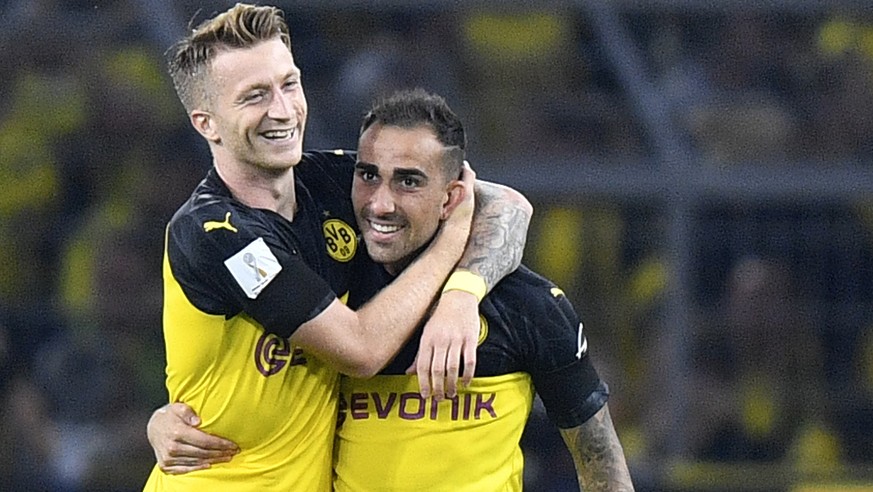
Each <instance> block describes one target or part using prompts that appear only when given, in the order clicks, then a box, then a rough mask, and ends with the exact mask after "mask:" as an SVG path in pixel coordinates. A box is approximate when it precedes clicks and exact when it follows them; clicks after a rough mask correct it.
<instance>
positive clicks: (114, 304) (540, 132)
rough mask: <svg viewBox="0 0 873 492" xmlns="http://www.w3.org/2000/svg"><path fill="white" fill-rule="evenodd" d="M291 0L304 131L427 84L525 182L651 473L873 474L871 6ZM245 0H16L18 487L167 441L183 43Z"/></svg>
mask: <svg viewBox="0 0 873 492" xmlns="http://www.w3.org/2000/svg"><path fill="white" fill-rule="evenodd" d="M273 3H274V4H275V5H278V6H280V7H282V8H283V9H284V10H285V12H286V14H287V17H288V20H289V24H290V25H291V27H292V30H293V33H292V42H293V44H294V48H295V57H296V59H297V63H298V65H299V66H300V67H301V68H302V70H303V74H304V87H305V89H306V92H307V96H308V100H309V104H310V116H309V123H308V127H307V135H306V138H307V147H308V148H334V147H342V148H354V146H355V143H356V134H357V125H358V122H359V119H360V117H361V115H362V114H363V112H364V110H365V109H366V108H367V106H368V105H369V103H370V102H371V100H372V98H374V97H375V96H378V95H380V94H383V93H385V92H386V91H390V90H392V89H395V88H402V87H410V86H422V87H425V88H426V89H428V90H431V91H434V92H437V93H440V94H442V95H444V96H445V97H446V98H447V99H448V101H449V102H450V104H451V105H452V106H453V107H454V108H455V109H456V110H457V111H458V113H459V114H460V115H461V116H462V117H463V118H464V120H465V121H466V122H467V124H468V133H469V135H470V139H471V142H470V148H471V150H470V160H471V162H472V163H473V165H474V167H476V168H477V169H478V170H479V172H480V176H482V177H484V178H486V179H490V180H494V181H498V182H507V183H508V184H511V185H513V186H514V187H516V188H517V189H519V190H520V191H522V192H525V193H526V194H527V196H528V197H529V198H530V200H531V201H532V202H533V203H534V205H535V207H536V215H535V217H534V223H533V225H532V230H531V233H530V236H529V242H528V247H527V251H526V256H525V260H526V263H528V264H529V265H531V266H532V267H534V268H535V269H537V270H539V271H541V272H543V273H545V274H546V275H548V276H549V277H551V278H552V279H553V280H555V281H556V282H557V283H558V284H559V285H561V286H562V288H563V289H564V290H565V291H566V292H567V293H568V295H570V297H571V298H572V299H573V301H574V303H575V304H576V306H577V308H578V309H579V311H580V313H581V314H582V317H583V319H584V321H585V326H586V330H587V331H586V332H587V334H588V337H589V340H590V341H591V346H592V351H593V354H594V356H595V358H596V361H597V362H596V363H597V365H598V367H599V368H600V370H601V373H603V375H604V377H605V378H606V380H607V381H608V382H609V383H610V387H611V389H612V393H613V397H612V399H611V401H610V407H611V410H612V413H613V418H614V420H615V422H616V428H617V430H618V433H619V436H620V438H621V439H622V441H623V443H624V445H625V450H626V452H627V455H628V460H629V464H630V466H631V472H632V474H633V475H634V479H635V482H636V484H637V487H638V490H653V491H654V490H733V491H736V490H798V491H799V490H813V489H815V487H819V490H827V485H824V484H827V483H847V482H848V483H854V484H859V483H860V484H865V483H866V484H870V485H871V486H873V309H871V308H873V236H871V232H873V201H871V195H870V194H869V192H873V181H871V179H870V176H871V175H870V171H869V167H870V163H871V162H873V138H871V137H873V6H871V7H868V6H866V3H865V2H848V1H847V2H840V1H835V2H830V3H832V4H833V5H831V6H830V7H828V8H825V7H822V6H821V2H805V1H801V0H798V1H793V2H792V1H788V0H785V1H775V2H766V3H767V7H760V6H757V7H754V8H753V7H750V5H751V4H755V5H757V3H755V2H741V1H732V2H724V6H722V7H712V6H711V5H710V4H711V3H712V2H695V1H675V2H671V1H663V0H662V1H657V2H631V1H625V2H621V1H619V2H595V1H592V2H583V1H569V0H568V1H549V2H542V5H539V2H522V1H508V2H496V1H493V2H489V1H477V2H453V1H447V0H446V1H439V0H431V1H421V2H412V1H410V2H408V5H404V4H403V2H389V1H378V0H374V1H371V2H366V1H351V0H349V1H338V2H318V1H315V0H312V1H297V2H286V1H276V2H273ZM207 4H208V5H207ZM230 4H231V3H230V2H218V1H216V2H195V1H192V0H176V1H173V2H161V1H157V0H139V1H134V0H117V1H112V0H90V1H85V0H66V1H61V0H26V1H25V0H18V1H16V0H6V1H0V25H2V29H0V71H2V73H0V94H2V98H0V178H2V183H3V184H2V189H3V192H2V193H0V257H2V259H3V261H2V262H0V476H2V477H4V478H3V485H2V486H0V488H2V489H3V490H10V491H16V490H50V491H69V492H78V491H86V490H87V491H135V490H139V489H140V488H141V486H142V484H143V482H144V480H145V478H146V476H147V474H148V470H149V469H150V468H151V466H152V464H153V462H154V458H153V456H152V454H151V451H150V449H149V447H148V443H147V442H146V439H145V424H146V422H147V419H148V416H149V414H150V413H151V411H152V410H153V409H154V408H156V407H158V406H160V405H162V404H163V403H165V399H166V393H165V390H164V388H163V362H164V361H163V354H162V350H163V349H162V341H161V331H160V322H161V320H160V302H161V284H160V274H161V253H162V240H163V226H164V223H165V221H166V220H167V219H168V218H169V217H170V215H171V214H172V212H173V211H174V210H175V208H176V207H177V206H178V205H179V204H180V203H181V202H182V201H184V199H185V198H186V197H187V195H188V193H189V192H190V191H191V189H192V188H193V187H194V185H195V184H196V183H197V182H198V181H199V179H200V178H201V176H202V174H203V173H204V171H205V170H206V169H207V168H208V166H209V155H208V150H207V148H206V145H205V144H204V143H203V142H201V141H200V139H199V137H198V136H197V135H196V134H195V133H194V131H193V130H192V129H190V127H189V125H188V122H187V119H186V117H185V115H184V111H183V109H182V107H181V105H180V104H179V103H178V101H177V100H176V97H175V94H174V92H173V89H172V87H171V85H170V83H169V80H168V77H167V76H166V71H165V67H164V61H163V56H162V55H163V52H164V50H165V49H166V48H167V47H168V46H169V44H170V43H171V42H172V41H173V40H174V38H175V37H176V36H177V35H178V34H179V33H181V32H182V30H183V29H185V28H186V25H187V24H188V23H189V21H190V20H191V19H194V20H195V21H198V20H200V19H203V18H205V17H207V16H209V15H211V14H212V13H213V12H214V11H219V10H223V9H224V8H226V7H228V6H229V5H230ZM198 10H199V13H198ZM665 149H666V150H665ZM701 170H704V171H706V172H708V173H710V174H700V173H701V172H703V171H701ZM647 173H648V174H647ZM659 174H663V175H665V176H667V177H668V178H667V179H666V180H665V181H659V182H657V183H647V182H645V179H640V178H639V177H640V176H643V178H645V177H646V176H657V175H659ZM774 175H775V176H776V179H773V178H772V176H774ZM688 176H691V177H693V176H711V177H716V178H718V180H717V181H715V182H713V183H708V182H700V181H701V180H698V181H694V179H689V178H688ZM725 176H727V178H725ZM731 176H741V177H743V179H745V180H746V181H744V182H748V183H749V186H748V187H745V188H743V187H739V188H732V187H731V186H732V185H731V184H730V183H729V182H727V180H729V179H730V177H731ZM797 176H812V178H811V179H809V180H807V181H803V180H802V179H801V178H798V177H797ZM624 177H627V178H634V177H636V179H637V180H636V181H629V182H624V181H622V178H624ZM759 178H760V179H759ZM550 180H551V181H550ZM534 183H546V184H548V183H559V184H560V185H561V186H562V188H561V189H560V190H557V189H556V190H555V192H554V193H552V192H550V191H549V189H548V187H547V186H538V185H534ZM628 183H630V184H631V185H632V186H630V185H628ZM659 183H660V184H659ZM760 183H763V184H760ZM809 183H812V184H814V185H815V186H812V187H811V188H814V189H812V190H810V189H806V188H808V186H807V185H808V184H809ZM685 186H696V188H695V189H697V190H698V191H699V192H698V193H696V194H688V195H683V189H684V188H683V187H685ZM708 187H711V188H712V189H713V190H715V191H714V193H713V194H712V195H709V194H707V190H708V189H710V188H708ZM574 189H577V190H579V191H578V192H573V190H574ZM735 189H738V190H740V191H742V193H741V194H739V195H741V196H739V195H738V196H736V197H733V196H732V195H731V192H730V191H731V190H735ZM562 190H563V191H562ZM567 190H570V191H569V192H568V191H567ZM847 190H848V191H847ZM588 191H590V193H588ZM676 197H679V198H676ZM683 197H684V198H683ZM735 198H736V199H735ZM674 206H675V207H681V208H674ZM676 210H679V212H676ZM677 231H678V232H677ZM677 250H680V251H684V253H682V254H677V253H676V251H677ZM523 444H524V447H525V449H526V460H527V461H526V481H527V486H528V489H529V490H534V491H539V490H542V491H563V490H574V487H575V485H574V474H573V471H572V461H571V460H570V458H569V455H568V454H567V452H566V450H565V449H564V446H563V443H562V442H561V441H560V438H559V437H558V434H557V431H555V430H554V429H552V427H551V425H550V424H549V423H548V422H547V420H546V418H545V416H544V414H543V413H542V412H541V411H540V410H539V409H538V408H535V410H534V413H533V415H532V417H531V422H530V424H529V432H527V433H526V435H525V438H524V443H523ZM815 484H818V485H815Z"/></svg>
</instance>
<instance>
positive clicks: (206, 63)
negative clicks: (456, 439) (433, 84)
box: [145, 4, 526, 491]
mask: <svg viewBox="0 0 873 492" xmlns="http://www.w3.org/2000/svg"><path fill="white" fill-rule="evenodd" d="M170 72H171V75H172V77H173V81H174V84H175V86H176V90H177V92H178V94H179V97H180V99H181V101H182V103H183V105H184V106H185V109H186V111H187V112H188V115H189V118H190V121H191V123H192V125H193V126H194V128H195V129H196V130H197V131H198V132H199V133H200V134H201V135H202V136H203V137H204V138H205V139H206V140H207V142H208V144H209V148H210V151H211V153H212V157H213V168H212V169H211V170H210V171H209V173H208V174H207V176H206V178H205V179H204V180H203V181H202V182H201V183H200V185H199V186H198V187H197V188H196V189H195V191H194V193H193V194H192V196H191V198H190V199H189V200H188V201H187V202H186V203H185V204H184V205H183V206H182V207H181V208H180V209H179V210H178V211H177V212H176V214H175V215H174V216H173V218H172V219H171V220H170V223H169V224H168V226H167V232H166V242H165V254H164V263H163V268H164V313H163V316H164V337H165V345H166V351H167V379H166V384H167V387H168V389H169V393H170V400H171V401H185V402H187V403H189V404H190V405H191V406H192V407H193V408H194V409H195V410H196V411H197V412H198V414H199V415H201V416H202V417H203V423H202V427H203V429H204V430H208V431H209V432H214V433H216V434H221V435H226V436H229V437H232V438H233V439H234V440H235V441H236V443H237V444H238V445H239V449H240V452H239V454H237V455H236V456H235V459H234V460H233V462H232V463H230V464H228V465H227V466H223V467H212V468H210V469H208V470H202V471H200V472H198V473H191V474H188V475H185V476H173V475H169V474H166V473H164V472H162V471H161V470H160V469H159V468H158V467H156V468H155V469H154V470H153V472H152V473H151V475H150V476H149V480H148V482H147V483H146V486H145V490H147V491H158V490H197V491H199V490H234V491H240V490H252V491H254V490H307V491H318V490H330V487H331V456H332V444H333V438H334V428H335V421H336V413H337V412H336V410H337V401H338V383H339V374H338V372H337V370H340V371H342V372H344V373H346V374H350V375H356V376H367V375H372V374H374V373H375V372H377V371H378V370H379V369H381V368H382V367H383V366H384V365H385V364H386V363H387V362H388V361H389V360H391V358H393V356H394V355H395V354H396V352H397V351H398V350H399V348H400V347H401V345H402V344H403V343H404V342H405V341H406V340H407V339H408V337H409V336H410V335H411V334H412V332H413V330H414V329H415V327H416V326H417V325H418V324H419V322H420V321H421V319H422V318H423V317H424V314H425V312H426V311H427V309H428V308H429V306H430V305H431V304H432V303H433V301H434V298H435V296H436V294H437V292H438V291H439V289H440V287H442V285H443V283H444V282H445V279H446V277H447V276H448V275H449V273H450V272H451V271H452V270H453V269H454V268H455V266H456V264H457V263H458V260H459V258H460V257H461V254H462V252H463V251H464V247H465V244H466V242H467V236H468V233H469V229H470V222H471V217H472V213H473V197H472V195H473V192H472V189H473V180H474V177H475V174H474V173H473V172H472V170H470V169H469V168H467V169H465V172H464V176H463V179H462V180H460V181H456V182H455V183H454V184H453V187H452V190H451V196H452V200H453V203H457V204H458V205H457V207H456V208H455V211H454V213H453V214H452V215H451V217H449V218H448V220H446V221H444V222H443V223H442V227H441V230H440V232H439V233H438V234H437V238H436V239H435V240H434V241H433V243H431V244H430V245H429V247H428V248H427V250H426V251H425V252H424V253H423V254H422V256H421V257H420V258H419V259H418V260H416V261H415V264H414V265H411V266H410V268H409V269H408V270H407V272H406V273H404V275H401V276H398V278H397V279H396V282H393V283H392V284H391V285H390V286H388V287H387V288H386V289H384V290H383V291H382V292H381V293H380V294H379V295H377V296H375V297H374V298H373V300H372V301H371V302H369V303H367V304H366V305H363V306H360V307H359V309H358V310H357V311H353V310H351V309H350V308H348V307H346V306H345V305H344V304H343V303H342V302H341V301H340V300H339V299H338V298H337V295H336V294H335V293H343V292H347V288H348V283H349V271H348V270H349V267H350V265H352V264H353V263H354V262H352V261H351V260H352V259H353V258H354V257H355V256H356V253H357V251H358V244H357V231H356V230H354V229H353V228H352V226H351V225H350V224H353V223H354V216H353V213H352V208H351V205H350V202H349V197H348V186H349V185H350V184H351V179H352V173H353V163H354V160H353V159H352V158H351V157H349V156H346V155H342V154H341V153H337V154H332V153H307V154H304V153H303V152H302V142H303V132H304V128H305V123H306V115H307V105H306V99H305V97H304V93H303V89H302V86H301V81H300V70H299V69H298V68H297V66H296V65H295V63H294V59H293V56H292V53H291V48H290V37H289V33H288V27H287V25H286V23H285V21H284V18H283V15H282V13H281V11H279V10H278V9H276V8H273V7H255V6H251V5H244V4H237V5H236V6H235V7H233V8H231V9H229V10H228V11H226V12H224V13H221V14H219V15H217V16H216V17H214V18H212V19H209V20H207V21H205V22H204V23H203V24H201V25H200V26H199V27H198V28H197V29H195V30H193V32H191V33H190V34H189V35H187V36H186V37H185V38H184V39H182V40H181V41H180V42H179V43H177V44H176V45H175V46H174V47H173V49H172V53H171V61H170ZM479 188H482V186H479ZM486 196H487V194H486ZM503 205H504V206H506V205H507V203H506V202H504V204H503ZM478 214H480V215H481V214H482V211H479V212H478ZM523 214H524V212H522V215H523ZM516 217H517V216H516ZM504 225H505V223H504ZM522 225H524V226H525V227H526V223H525V224H522ZM514 232H515V233H516V234H517V233H518V231H514ZM522 237H523V233H522ZM473 240H474V242H475V238H473ZM519 244H523V240H521V241H519V242H518V243H517V244H516V245H515V246H513V248H518V245H519ZM475 249H476V248H474V250H475ZM507 254H509V255H510V256H512V255H518V256H519V257H520V252H514V251H513V249H512V248H510V250H509V251H508V252H507ZM483 256H487V252H486V251H483V250H482V249H481V248H479V249H478V251H473V252H472V253H471V252H470V251H468V252H467V256H465V258H472V259H473V260H472V261H475V259H476V258H481V257H483ZM463 261H464V260H463V259H462V262H463ZM462 264H464V263H462ZM501 265H504V266H509V264H508V262H503V263H501ZM499 266H500V265H497V264H496V263H491V264H488V265H484V264H483V265H482V267H483V268H494V271H498V272H499V271H500V268H499ZM504 273H505V272H504ZM465 275H466V273H465ZM496 277H499V274H498V275H496V276H495V278H496ZM477 278H479V280H480V281H481V282H482V283H487V282H486V280H484V279H482V278H481V277H477ZM472 297H473V296H471V295H470V294H468V293H466V292H463V291H450V292H447V293H445V294H444V295H443V296H442V298H441V299H440V301H439V302H438V303H437V306H436V310H437V311H438V312H443V313H444V314H442V315H441V317H443V318H445V317H446V316H447V315H449V314H452V315H454V314H455V313H461V314H463V312H464V311H465V309H464V306H465V303H466V304H470V302H469V301H467V300H466V298H472ZM473 304H475V300H474V301H473ZM470 312H471V317H475V316H476V314H475V308H472V309H470ZM471 326H472V329H470V327H471ZM477 331H478V327H477V326H475V324H474V323H469V324H468V326H465V327H463V328H460V329H458V328H457V327H456V326H455V323H449V322H446V321H443V322H440V323H437V324H436V325H434V324H433V323H431V324H429V325H428V326H427V327H426V329H425V332H426V333H430V334H431V336H430V337H429V338H428V337H427V336H426V338H428V339H427V340H423V341H422V345H423V346H424V347H426V355H425V356H422V357H420V358H419V363H418V368H419V369H420V370H421V374H422V381H423V382H422V386H423V387H425V386H427V388H429V389H432V390H433V395H434V397H436V398H438V399H439V398H441V397H443V390H444V389H445V394H446V395H448V396H450V397H451V396H453V395H454V393H455V382H456V377H457V372H458V371H459V370H460V366H461V359H462V357H463V368H464V377H465V378H470V377H471V376H472V371H473V368H474V364H475V339H476V332H477ZM445 374H448V377H447V378H446V379H445V383H444V381H443V376H444V375H445ZM443 384H445V388H443Z"/></svg>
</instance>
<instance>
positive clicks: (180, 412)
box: [169, 402, 200, 427]
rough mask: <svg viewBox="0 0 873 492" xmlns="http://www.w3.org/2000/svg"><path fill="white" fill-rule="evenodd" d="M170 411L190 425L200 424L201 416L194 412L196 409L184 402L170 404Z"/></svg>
mask: <svg viewBox="0 0 873 492" xmlns="http://www.w3.org/2000/svg"><path fill="white" fill-rule="evenodd" d="M169 411H170V412H171V413H173V414H174V415H175V416H176V417H179V418H180V419H182V421H184V422H185V423H186V424H188V425H192V426H194V427H197V426H198V425H200V417H199V416H198V415H197V414H196V413H194V409H193V408H191V407H189V406H188V405H186V404H184V403H182V402H176V403H172V404H170V406H169Z"/></svg>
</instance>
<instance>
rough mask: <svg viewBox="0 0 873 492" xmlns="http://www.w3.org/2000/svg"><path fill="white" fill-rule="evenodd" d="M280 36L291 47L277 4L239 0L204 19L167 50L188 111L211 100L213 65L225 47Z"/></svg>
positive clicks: (176, 85)
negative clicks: (251, 3) (209, 80)
mask: <svg viewBox="0 0 873 492" xmlns="http://www.w3.org/2000/svg"><path fill="white" fill-rule="evenodd" d="M277 37H278V38H279V39H281V40H282V42H283V43H285V46H287V47H288V50H289V51H290V50H291V34H290V31H289V29H288V24H287V23H286V22H285V14H284V13H283V12H282V10H280V9H279V8H277V7H270V6H259V5H250V4H244V3H238V4H236V5H234V6H233V7H232V8H230V9H228V10H226V11H224V12H222V13H220V14H218V15H216V16H215V17H213V18H211V19H207V20H205V21H203V22H202V23H201V24H200V25H199V26H197V27H196V28H195V29H193V30H192V31H191V33H190V34H188V35H187V36H185V37H184V38H182V39H180V40H179V41H178V42H176V43H175V44H174V45H173V46H172V47H170V49H169V50H167V55H168V60H169V63H168V64H169V72H170V77H172V78H173V86H174V87H175V88H176V94H178V96H179V100H180V101H182V105H183V106H185V110H186V111H187V112H189V113H190V112H191V111H193V110H194V109H197V108H198V106H201V105H202V104H205V103H208V101H209V92H208V88H207V86H208V84H207V83H206V79H207V75H208V74H209V69H210V65H211V64H212V61H213V60H214V59H215V56H216V55H217V54H218V53H220V52H221V51H222V50H227V49H236V48H248V47H251V46H255V45H256V44H258V43H261V42H263V41H269V40H271V39H275V38H277Z"/></svg>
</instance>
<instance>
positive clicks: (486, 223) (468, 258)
mask: <svg viewBox="0 0 873 492" xmlns="http://www.w3.org/2000/svg"><path fill="white" fill-rule="evenodd" d="M475 193H476V212H475V214H474V215H473V227H472V230H471V231H470V239H469V241H468V242H467V249H466V250H465V251H464V255H463V256H462V257H461V261H460V262H458V268H461V269H464V270H469V271H471V272H473V273H475V274H477V275H479V276H480V277H482V278H483V279H485V285H486V286H487V291H488V292H491V289H493V288H494V286H495V285H497V283H498V282H500V280H501V279H502V278H503V277H505V276H507V275H509V274H510V273H512V272H513V271H514V270H515V269H516V268H518V265H520V264H521V256H522V254H523V253H524V244H525V242H526V241H527V228H528V225H529V224H530V218H531V215H533V206H531V204H530V202H528V201H527V199H526V198H525V197H524V195H522V194H521V193H519V192H517V191H515V190H513V189H512V188H508V187H506V186H503V185H499V184H496V183H490V182H487V181H476V187H475Z"/></svg>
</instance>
